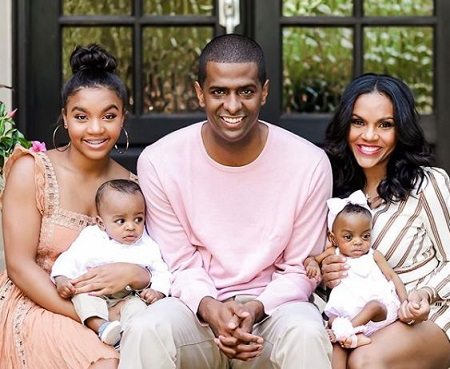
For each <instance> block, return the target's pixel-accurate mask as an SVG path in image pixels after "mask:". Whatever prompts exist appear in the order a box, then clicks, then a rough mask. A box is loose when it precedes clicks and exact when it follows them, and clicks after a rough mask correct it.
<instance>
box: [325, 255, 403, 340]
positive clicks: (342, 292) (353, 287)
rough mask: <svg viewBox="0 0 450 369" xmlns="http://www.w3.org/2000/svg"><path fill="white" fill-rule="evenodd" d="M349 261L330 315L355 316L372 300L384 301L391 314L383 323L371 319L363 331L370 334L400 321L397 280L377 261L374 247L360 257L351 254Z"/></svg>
mask: <svg viewBox="0 0 450 369" xmlns="http://www.w3.org/2000/svg"><path fill="white" fill-rule="evenodd" d="M336 250H337V252H338V249H336ZM346 263H347V264H348V265H349V266H350V269H348V276H347V277H346V278H343V279H342V280H341V283H340V284H339V285H337V286H336V287H334V288H333V289H332V291H331V293H330V297H329V299H328V302H327V304H326V306H325V309H324V311H325V314H326V315H327V316H328V317H330V318H331V317H336V316H339V317H345V318H348V319H352V318H353V317H354V316H355V315H356V314H358V313H359V312H360V311H361V310H362V308H363V307H364V305H366V304H367V303H368V302H369V301H371V300H377V301H380V302H381V303H383V304H384V305H385V306H386V309H387V316H386V319H385V320H383V321H381V322H372V321H370V322H369V323H368V324H366V326H365V329H364V330H363V332H362V333H364V334H365V335H366V336H370V335H371V334H373V333H374V332H376V331H377V330H379V329H381V328H383V327H386V326H387V325H389V324H391V323H393V322H394V321H395V320H397V317H398V315H397V311H398V309H399V307H400V300H399V298H398V296H397V293H396V291H395V286H394V283H393V282H392V281H388V280H387V279H386V277H385V276H384V275H383V273H382V272H381V270H380V268H379V267H378V265H377V264H376V262H375V260H374V258H373V249H370V250H369V252H368V253H367V254H366V255H363V256H361V257H358V258H350V257H347V261H346Z"/></svg>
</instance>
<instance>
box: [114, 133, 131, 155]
mask: <svg viewBox="0 0 450 369" xmlns="http://www.w3.org/2000/svg"><path fill="white" fill-rule="evenodd" d="M122 130H123V133H124V134H125V138H126V142H125V150H119V148H118V147H117V144H115V145H114V148H115V149H116V150H117V152H118V153H119V154H120V155H123V154H125V153H126V152H127V150H128V146H130V140H129V139H128V132H127V130H126V129H125V128H123V127H122Z"/></svg>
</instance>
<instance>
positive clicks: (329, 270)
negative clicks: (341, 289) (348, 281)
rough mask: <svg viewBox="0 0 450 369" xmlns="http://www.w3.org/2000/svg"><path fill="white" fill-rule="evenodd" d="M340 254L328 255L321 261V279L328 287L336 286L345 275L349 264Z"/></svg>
mask: <svg viewBox="0 0 450 369" xmlns="http://www.w3.org/2000/svg"><path fill="white" fill-rule="evenodd" d="M346 260H347V259H346V258H345V257H344V256H342V255H330V256H327V257H326V258H325V259H323V261H322V279H323V281H324V282H325V285H326V286H327V287H328V288H333V287H336V286H337V285H338V284H339V283H341V279H342V278H345V277H346V276H347V270H348V268H349V266H348V265H347V264H345V261H346Z"/></svg>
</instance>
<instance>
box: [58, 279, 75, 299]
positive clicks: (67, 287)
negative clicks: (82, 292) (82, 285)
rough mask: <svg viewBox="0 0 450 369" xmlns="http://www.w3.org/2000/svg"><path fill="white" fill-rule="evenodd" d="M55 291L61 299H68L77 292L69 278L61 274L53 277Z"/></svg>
mask: <svg viewBox="0 0 450 369" xmlns="http://www.w3.org/2000/svg"><path fill="white" fill-rule="evenodd" d="M55 285H56V291H57V292H58V294H59V296H61V297H62V298H63V299H68V298H70V297H72V296H73V295H75V294H76V293H77V289H76V288H75V287H74V285H73V284H72V282H71V280H70V279H69V278H67V277H65V276H63V275H59V276H57V277H55Z"/></svg>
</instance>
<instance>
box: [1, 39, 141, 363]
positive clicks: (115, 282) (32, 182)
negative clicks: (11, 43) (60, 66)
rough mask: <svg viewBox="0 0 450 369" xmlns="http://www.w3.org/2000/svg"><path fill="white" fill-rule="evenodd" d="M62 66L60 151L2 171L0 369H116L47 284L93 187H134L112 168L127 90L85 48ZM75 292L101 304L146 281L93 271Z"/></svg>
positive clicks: (17, 159) (125, 269)
mask: <svg viewBox="0 0 450 369" xmlns="http://www.w3.org/2000/svg"><path fill="white" fill-rule="evenodd" d="M70 63H71V67H72V71H73V75H72V77H71V78H70V79H69V80H68V82H67V83H66V84H65V86H64V88H63V90H62V104H63V109H62V118H63V123H62V124H63V126H64V128H65V129H66V130H67V133H68V136H69V139H70V141H69V143H68V145H66V146H65V147H62V148H61V147H59V148H58V147H55V149H54V150H50V151H48V152H45V153H37V154H36V153H32V152H30V151H27V150H24V149H23V148H16V150H15V152H14V154H13V156H12V157H11V158H10V160H9V161H8V163H7V166H6V167H5V175H6V187H5V190H4V194H3V233H4V246H5V257H6V269H7V274H6V273H3V274H1V275H0V326H1V327H2V333H1V335H0V357H1V358H2V360H0V368H14V369H17V368H47V369H52V368H54V369H61V368H80V369H81V368H96V369H97V368H104V369H106V368H107V369H109V368H117V366H118V353H117V351H116V350H114V348H112V347H110V346H107V345H105V344H103V343H102V342H101V341H100V340H99V339H98V338H97V337H96V335H95V333H94V332H93V331H91V330H90V329H88V328H87V327H85V326H83V325H82V324H80V322H79V321H78V317H77V315H76V313H75V310H74V308H73V305H72V303H71V302H70V300H65V299H63V298H61V297H60V296H59V295H58V293H57V291H56V288H55V286H54V285H53V283H52V282H51V280H50V277H49V272H50V270H51V267H52V265H53V262H54V260H55V259H56V258H57V256H58V255H59V254H60V253H61V252H63V251H65V250H66V249H67V248H68V247H69V245H70V244H71V242H72V241H73V240H74V239H75V238H76V236H77V235H78V233H79V232H80V231H81V230H82V229H83V228H84V227H86V226H87V225H92V224H94V223H95V216H96V215H97V214H96V210H95V209H96V208H95V200H94V199H95V193H96V190H97V188H98V187H99V185H100V184H102V183H103V182H105V181H107V180H110V179H119V178H123V179H128V178H133V179H135V176H134V175H133V174H132V173H130V172H129V171H128V170H126V169H125V168H123V167H122V166H121V165H119V164H118V163H116V162H115V161H113V160H112V159H111V158H110V152H111V150H112V149H113V147H114V146H115V144H116V142H117V140H118V138H119V136H120V134H121V131H122V130H123V123H124V118H125V107H126V103H127V94H126V89H125V86H124V85H123V83H122V82H121V81H120V79H119V78H118V77H117V75H115V74H114V70H115V67H116V60H115V58H114V57H113V56H112V55H110V54H109V53H108V52H106V51H105V50H104V49H102V48H101V47H99V46H98V45H90V46H88V47H86V48H84V47H78V48H76V49H75V51H74V52H73V53H72V55H71V58H70ZM57 128H59V126H58V127H57ZM61 128H62V127H61ZM61 130H62V129H61ZM56 133H57V130H55V134H56ZM55 134H54V139H55ZM74 283H75V284H76V288H77V292H78V293H81V292H90V293H92V294H94V295H104V294H110V293H114V292H116V291H118V290H121V289H123V288H124V287H125V286H127V285H130V286H131V287H132V288H142V287H144V286H145V285H147V284H148V283H149V275H148V273H147V271H146V270H145V269H143V268H141V267H139V266H136V265H132V264H125V263H121V264H114V266H112V265H105V266H102V267H97V268H93V269H91V270H90V271H89V272H88V273H86V274H85V275H83V276H81V277H80V278H77V279H76V280H74ZM6 358H7V359H6Z"/></svg>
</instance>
